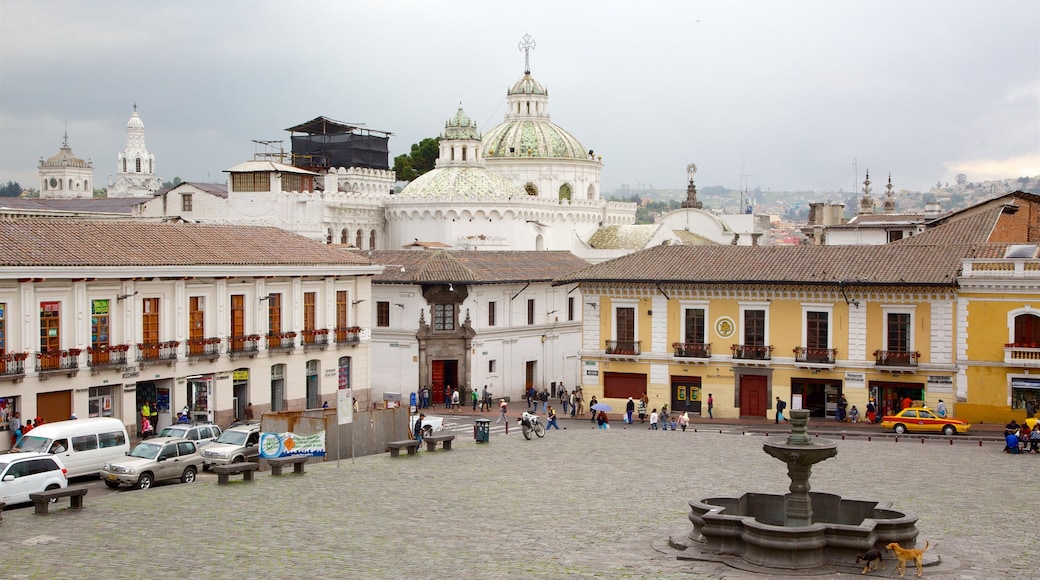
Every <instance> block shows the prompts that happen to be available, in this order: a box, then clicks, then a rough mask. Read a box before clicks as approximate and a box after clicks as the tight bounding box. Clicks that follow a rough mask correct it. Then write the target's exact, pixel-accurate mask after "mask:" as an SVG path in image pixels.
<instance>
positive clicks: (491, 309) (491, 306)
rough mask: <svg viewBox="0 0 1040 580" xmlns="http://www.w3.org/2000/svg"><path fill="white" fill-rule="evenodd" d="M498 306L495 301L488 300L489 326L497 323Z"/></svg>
mask: <svg viewBox="0 0 1040 580" xmlns="http://www.w3.org/2000/svg"><path fill="white" fill-rule="evenodd" d="M497 306H498V305H497V304H496V303H495V302H494V301H491V302H488V326H494V325H495V310H496V308H497Z"/></svg>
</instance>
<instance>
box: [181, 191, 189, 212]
mask: <svg viewBox="0 0 1040 580" xmlns="http://www.w3.org/2000/svg"><path fill="white" fill-rule="evenodd" d="M181 211H191V194H190V193H182V194H181Z"/></svg>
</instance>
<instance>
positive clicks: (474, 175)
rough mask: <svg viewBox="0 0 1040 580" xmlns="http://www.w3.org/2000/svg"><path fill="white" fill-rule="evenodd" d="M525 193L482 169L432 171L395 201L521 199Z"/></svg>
mask: <svg viewBox="0 0 1040 580" xmlns="http://www.w3.org/2000/svg"><path fill="white" fill-rule="evenodd" d="M522 195H524V192H523V191H521V190H520V188H518V187H516V186H515V185H513V184H512V183H511V182H510V181H509V180H507V179H505V178H504V177H499V176H498V175H495V174H493V173H488V171H487V170H486V169H484V168H483V167H476V166H451V167H438V168H436V169H432V170H430V171H428V172H426V173H424V174H422V175H420V176H419V177H417V178H415V180H413V181H412V182H411V183H409V184H408V185H406V186H405V188H404V189H403V190H401V193H399V194H397V196H395V197H399V198H400V197H455V196H462V197H485V198H503V197H509V196H522Z"/></svg>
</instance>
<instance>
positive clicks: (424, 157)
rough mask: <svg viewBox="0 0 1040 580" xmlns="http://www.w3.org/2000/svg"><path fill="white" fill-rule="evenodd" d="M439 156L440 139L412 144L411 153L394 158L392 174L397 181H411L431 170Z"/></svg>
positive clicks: (430, 139) (435, 138)
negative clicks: (395, 176) (395, 175)
mask: <svg viewBox="0 0 1040 580" xmlns="http://www.w3.org/2000/svg"><path fill="white" fill-rule="evenodd" d="M439 154H440V137H427V138H425V139H423V140H422V141H420V142H418V143H412V149H411V153H405V154H404V155H398V156H397V157H394V172H395V173H397V179H398V180H399V181H412V180H413V179H415V178H416V177H419V176H420V175H422V174H423V173H426V172H427V171H429V170H431V169H433V167H434V165H435V163H436V162H437V156H438V155H439Z"/></svg>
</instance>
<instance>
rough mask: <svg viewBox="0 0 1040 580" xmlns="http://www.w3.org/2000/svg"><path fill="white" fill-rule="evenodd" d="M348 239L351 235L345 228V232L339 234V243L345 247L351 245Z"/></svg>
mask: <svg viewBox="0 0 1040 580" xmlns="http://www.w3.org/2000/svg"><path fill="white" fill-rule="evenodd" d="M348 237H349V234H348V233H347V228H343V230H342V231H341V232H340V233H339V243H341V244H343V245H344V246H345V245H347V244H349V243H350V242H349V241H347V238H348Z"/></svg>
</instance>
